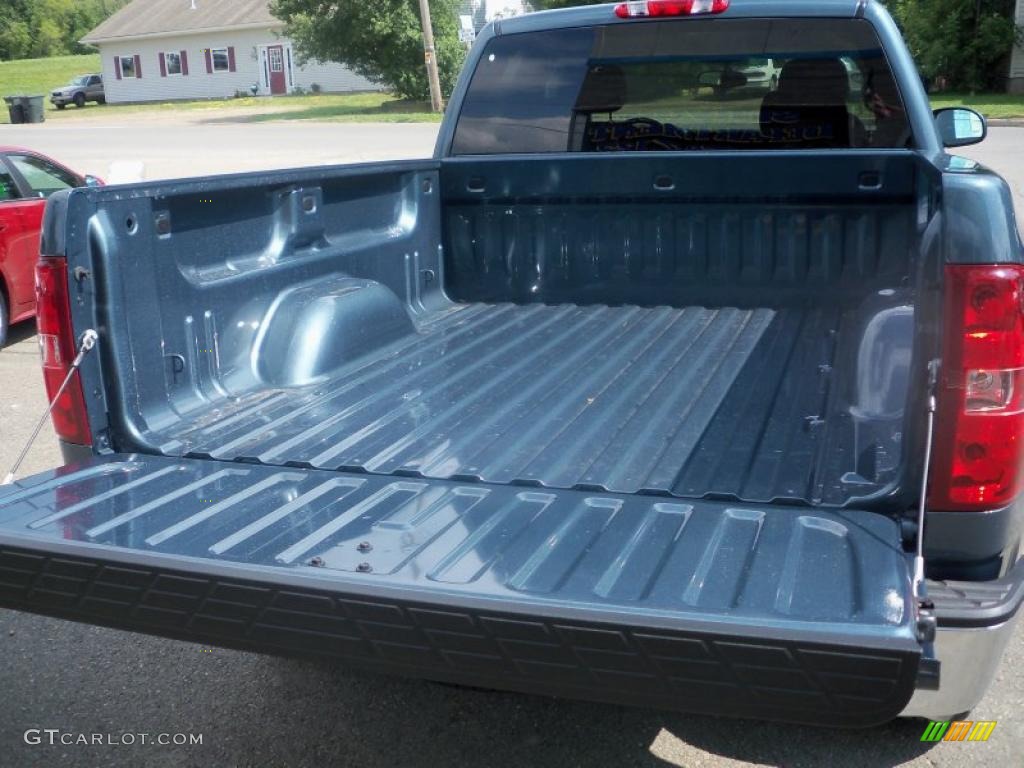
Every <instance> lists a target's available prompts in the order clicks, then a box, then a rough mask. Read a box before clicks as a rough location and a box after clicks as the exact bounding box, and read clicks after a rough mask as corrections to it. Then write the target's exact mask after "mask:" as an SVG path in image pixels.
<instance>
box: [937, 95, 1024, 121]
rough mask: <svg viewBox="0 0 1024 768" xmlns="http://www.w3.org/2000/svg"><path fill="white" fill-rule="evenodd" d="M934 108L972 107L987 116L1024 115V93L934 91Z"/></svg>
mask: <svg viewBox="0 0 1024 768" xmlns="http://www.w3.org/2000/svg"><path fill="white" fill-rule="evenodd" d="M930 98H931V101H932V108H933V109H939V108H941V107H970V108H971V109H976V110H977V111H978V112H981V114H983V115H984V116H985V117H990V118H991V117H996V118H999V117H1024V94H1009V93H979V94H975V95H971V94H968V93H933V94H932V95H931V97H930Z"/></svg>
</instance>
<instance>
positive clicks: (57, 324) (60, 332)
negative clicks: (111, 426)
mask: <svg viewBox="0 0 1024 768" xmlns="http://www.w3.org/2000/svg"><path fill="white" fill-rule="evenodd" d="M36 324H37V326H38V328H39V351H40V353H41V355H42V361H43V380H44V382H45V383H46V395H47V397H48V398H49V400H50V402H51V403H53V411H52V414H51V416H52V419H53V428H54V430H55V431H56V432H57V436H58V437H59V438H60V439H61V440H64V441H66V442H69V443H77V444H79V445H91V444H92V433H91V431H90V430H89V421H88V417H87V415H86V411H85V398H84V397H83V395H82V380H81V379H80V378H79V375H78V372H77V371H76V372H75V374H74V375H73V376H72V377H71V381H70V382H69V383H68V386H67V388H66V389H65V390H64V393H63V394H62V395H61V396H60V398H59V399H58V400H57V401H56V402H54V397H56V395H57V393H58V392H59V391H60V387H61V385H62V384H63V383H64V379H66V378H67V375H68V372H69V371H70V370H71V364H72V363H73V362H74V359H75V355H76V350H75V334H74V330H73V329H72V327H71V302H70V297H69V296H68V268H67V262H66V261H65V260H64V259H53V258H42V259H40V260H39V262H38V263H37V264H36Z"/></svg>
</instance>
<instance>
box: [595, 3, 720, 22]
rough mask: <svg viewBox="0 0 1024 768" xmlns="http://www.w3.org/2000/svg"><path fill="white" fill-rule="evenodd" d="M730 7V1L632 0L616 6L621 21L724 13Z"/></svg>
mask: <svg viewBox="0 0 1024 768" xmlns="http://www.w3.org/2000/svg"><path fill="white" fill-rule="evenodd" d="M728 7H729V0H630V2H628V3H621V4H619V5H617V6H615V15H616V16H618V17H619V18H620V19H632V18H638V17H645V16H699V15H702V14H706V13H722V12H723V11H725V10H726V9H727V8H728Z"/></svg>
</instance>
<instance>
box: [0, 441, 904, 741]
mask: <svg viewBox="0 0 1024 768" xmlns="http://www.w3.org/2000/svg"><path fill="white" fill-rule="evenodd" d="M0 605H3V606H5V607H9V608H15V609H19V610H26V611H33V612H37V613H45V614H49V615H54V616H60V617H64V618H68V619H74V620H79V621H87V622H91V623H96V624H104V625H109V626H113V627H119V628H125V629H130V630H136V631H141V632H149V633H153V634H158V635H165V636H169V637H175V638H181V639H188V640H195V641H199V642H204V643H209V644H219V645H224V646H229V647H238V648H246V649H253V650H259V651H266V652H274V653H288V654H300V655H315V656H330V657H338V658H342V659H345V660H346V661H350V662H353V663H359V664H362V665H364V666H369V667H371V668H376V669H381V670H384V671H391V672H399V673H405V674H410V675H415V676H419V677H428V678H432V679H438V680H446V681H451V682H460V683H465V684H470V685H478V686H489V687H498V688H508V689H513V690H522V691H530V692H538V693H546V694H553V695H561V696H569V697H578V698H591V699H599V700H606V701H614V702H630V703H637V704H643V705H652V706H659V707H666V708H673V709H682V710H689V711H698V712H709V713H716V714H727V715H738V716H751V717H761V718H774V719H781V720H787V721H796V722H807V723H827V724H832V725H850V726H865V725H871V724H875V723H881V722H884V721H886V720H889V719H891V718H893V717H895V716H896V715H897V714H899V712H900V711H901V710H902V709H903V708H904V706H905V704H906V703H907V701H908V700H909V699H910V697H911V694H912V693H913V691H914V688H915V684H916V681H917V678H918V668H919V666H920V662H921V658H922V649H921V646H920V644H919V642H918V640H917V637H916V631H915V621H916V615H915V608H914V601H913V597H912V590H911V573H910V570H909V567H908V563H907V560H906V557H905V555H904V553H903V551H902V547H901V545H900V532H899V528H898V525H897V524H896V522H895V521H893V520H890V519H888V518H885V517H882V516H880V515H876V514H871V513H867V512H856V511H850V512H827V511H821V510H810V509H801V508H796V507H783V506H769V505H745V504H733V503H727V502H706V501H690V500H681V499H674V498H662V497H652V496H635V495H634V496H629V495H617V494H611V493H593V492H588V491H579V490H557V491H556V490H550V489H547V488H539V487H538V488H533V487H529V488H528V487H521V486H520V487H510V486H493V485H485V484H474V483H459V482H453V481H440V480H428V479H422V478H416V477H408V478H404V477H403V478H395V477H384V476H373V475H362V474H346V473H340V472H329V471H319V470H308V469H300V468H273V467H265V466H259V465H252V464H241V463H230V462H216V461H209V460H180V459H179V460H176V459H171V458H163V457H151V456H138V455H132V456H129V455H115V456H109V457H104V458H95V459H93V460H92V461H91V462H88V463H85V464H80V465H77V466H75V467H65V468H62V469H59V470H56V471H53V472H49V473H46V474H43V475H39V476H36V477H34V478H31V479H29V480H26V481H23V482H21V483H18V484H17V485H15V486H11V487H6V488H0Z"/></svg>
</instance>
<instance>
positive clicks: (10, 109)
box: [4, 96, 26, 125]
mask: <svg viewBox="0 0 1024 768" xmlns="http://www.w3.org/2000/svg"><path fill="white" fill-rule="evenodd" d="M4 101H5V102H7V114H8V115H9V116H10V118H11V123H12V124H14V125H20V124H21V123H24V122H25V120H26V115H25V105H24V103H23V101H22V98H21V96H4Z"/></svg>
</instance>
